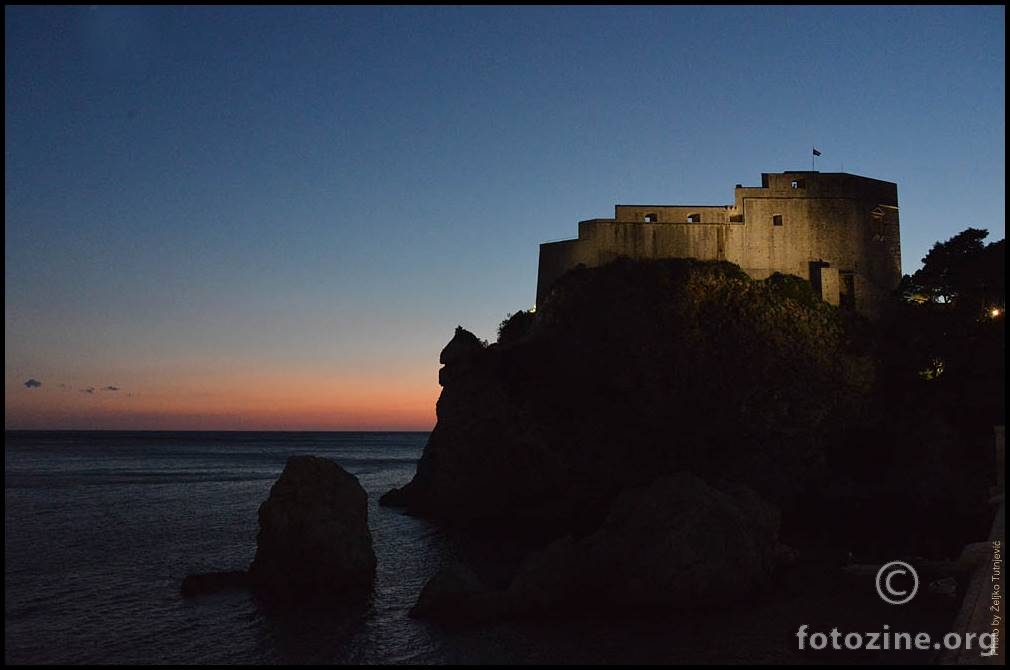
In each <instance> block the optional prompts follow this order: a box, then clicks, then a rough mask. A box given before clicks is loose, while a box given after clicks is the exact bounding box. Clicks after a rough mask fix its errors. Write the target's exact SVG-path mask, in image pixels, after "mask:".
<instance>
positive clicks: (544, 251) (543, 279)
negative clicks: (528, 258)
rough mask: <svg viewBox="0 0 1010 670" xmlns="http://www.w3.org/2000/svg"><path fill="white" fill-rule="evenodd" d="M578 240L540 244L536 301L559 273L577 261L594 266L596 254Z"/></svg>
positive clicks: (574, 264) (595, 264)
mask: <svg viewBox="0 0 1010 670" xmlns="http://www.w3.org/2000/svg"><path fill="white" fill-rule="evenodd" d="M594 251H595V250H593V249H592V248H591V247H590V246H589V245H586V244H585V243H583V242H582V241H580V240H564V241H562V242H548V243H546V244H541V245H540V268H539V270H538V272H537V302H540V299H541V298H542V297H543V296H544V294H546V293H547V290H548V289H549V288H550V287H551V285H552V284H553V283H554V282H555V281H557V279H558V278H559V277H561V275H563V274H564V273H566V272H567V271H568V270H571V269H572V268H574V267H575V266H576V265H578V264H579V263H582V264H584V265H585V266H586V267H595V266H597V265H599V263H598V262H597V260H596V259H597V257H598V254H597V253H594Z"/></svg>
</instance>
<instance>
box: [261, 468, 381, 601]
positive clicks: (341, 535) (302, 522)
mask: <svg viewBox="0 0 1010 670" xmlns="http://www.w3.org/2000/svg"><path fill="white" fill-rule="evenodd" d="M259 521H260V530H259V534H258V535H257V536H256V557H255V558H254V559H253V562H252V565H251V566H250V567H249V579H250V582H251V583H252V584H253V585H254V586H255V587H256V588H257V589H259V590H261V591H264V592H266V593H267V594H269V595H270V596H272V597H275V598H277V599H279V600H284V601H287V600H301V599H305V598H310V597H311V598H316V597H320V596H322V597H327V596H342V595H345V594H348V593H357V592H361V591H367V590H368V589H369V588H370V587H371V585H372V580H373V579H374V577H375V553H374V551H373V550H372V535H371V533H370V532H369V530H368V496H367V494H366V493H365V490H364V489H363V488H361V484H359V483H358V480H357V478H355V477H354V475H351V474H350V473H348V472H347V471H346V470H344V469H343V468H341V467H340V466H339V465H337V464H336V463H334V462H333V461H331V460H329V459H326V458H319V457H316V456H292V457H291V458H290V459H288V462H287V465H286V466H285V467H284V472H283V473H281V476H280V479H278V480H277V482H276V483H275V484H274V485H273V487H272V488H271V489H270V496H269V497H268V498H267V500H266V502H264V503H263V504H262V505H261V506H260V509H259Z"/></svg>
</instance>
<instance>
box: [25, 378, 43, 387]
mask: <svg viewBox="0 0 1010 670" xmlns="http://www.w3.org/2000/svg"><path fill="white" fill-rule="evenodd" d="M40 386H42V382H40V381H39V380H38V379H35V378H32V379H29V380H28V381H26V382H25V388H29V389H37V388H38V387H40Z"/></svg>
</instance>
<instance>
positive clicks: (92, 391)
mask: <svg viewBox="0 0 1010 670" xmlns="http://www.w3.org/2000/svg"><path fill="white" fill-rule="evenodd" d="M94 392H95V387H94V386H89V387H88V388H84V389H81V393H94Z"/></svg>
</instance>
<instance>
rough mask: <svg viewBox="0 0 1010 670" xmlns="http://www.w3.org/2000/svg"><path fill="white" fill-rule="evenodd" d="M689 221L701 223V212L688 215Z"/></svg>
mask: <svg viewBox="0 0 1010 670" xmlns="http://www.w3.org/2000/svg"><path fill="white" fill-rule="evenodd" d="M687 222H688V223H701V214H688V215H687Z"/></svg>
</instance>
